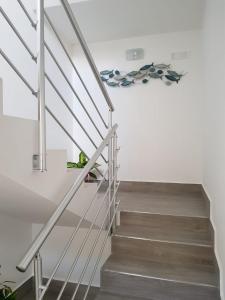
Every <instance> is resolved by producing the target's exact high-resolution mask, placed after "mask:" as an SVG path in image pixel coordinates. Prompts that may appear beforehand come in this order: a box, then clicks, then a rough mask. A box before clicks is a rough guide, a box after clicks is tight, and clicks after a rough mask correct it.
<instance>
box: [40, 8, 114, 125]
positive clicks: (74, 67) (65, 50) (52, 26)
mask: <svg viewBox="0 0 225 300" xmlns="http://www.w3.org/2000/svg"><path fill="white" fill-rule="evenodd" d="M44 14H45V17H46V19H47V21H48V23H49V25H50V27H51V29H52V31H53V32H54V34H55V36H56V38H57V40H58V42H59V43H60V45H61V47H62V49H63V51H64V53H65V54H66V56H67V58H68V60H69V62H70V64H71V66H72V67H73V69H74V71H75V73H76V74H77V77H78V78H79V80H80V82H81V83H82V85H83V87H84V89H85V91H86V93H87V95H88V97H89V98H90V100H91V102H92V104H93V106H94V107H95V109H96V111H97V113H98V115H99V117H100V119H101V120H102V122H103V124H104V126H105V128H108V125H107V124H106V122H105V120H104V118H103V116H102V115H101V113H100V111H99V109H98V107H97V105H96V104H95V101H94V99H93V97H92V96H91V94H90V92H89V90H88V88H87V86H86V84H85V83H84V81H83V79H82V77H81V75H80V73H79V72H78V70H77V68H76V66H75V64H74V62H73V60H72V58H71V56H70V54H69V52H68V51H67V49H66V47H65V45H64V43H63V42H62V39H61V38H60V36H59V34H58V32H57V31H56V29H55V27H54V25H53V23H52V21H51V20H50V18H49V16H48V14H47V13H46V11H45V12H44Z"/></svg>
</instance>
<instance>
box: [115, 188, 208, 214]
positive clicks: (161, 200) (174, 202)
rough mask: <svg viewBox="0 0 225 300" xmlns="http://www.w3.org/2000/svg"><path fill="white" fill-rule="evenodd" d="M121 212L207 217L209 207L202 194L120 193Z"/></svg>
mask: <svg viewBox="0 0 225 300" xmlns="http://www.w3.org/2000/svg"><path fill="white" fill-rule="evenodd" d="M118 199H119V200H120V211H127V212H144V213H152V214H161V215H172V216H186V217H205V218H207V217H208V216H209V212H208V207H207V204H206V201H205V199H204V197H203V195H202V194H199V193H198V194H193V193H185V194H182V193H164V192H149V193H144V192H132V193H130V192H119V194H118Z"/></svg>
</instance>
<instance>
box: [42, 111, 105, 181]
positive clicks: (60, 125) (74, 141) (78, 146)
mask: <svg viewBox="0 0 225 300" xmlns="http://www.w3.org/2000/svg"><path fill="white" fill-rule="evenodd" d="M45 109H46V110H47V112H48V113H49V114H50V116H51V117H52V118H53V119H54V120H55V121H56V123H57V124H58V125H59V127H60V128H61V129H62V130H63V131H64V132H65V134H66V135H67V136H68V138H69V139H70V140H71V141H72V142H73V143H74V145H75V146H76V147H77V148H78V149H79V150H80V151H81V152H83V153H84V154H85V156H86V157H87V158H88V159H89V160H90V157H89V156H88V155H87V154H86V152H85V151H84V150H83V149H82V148H81V146H80V145H79V144H78V143H77V142H76V140H75V139H74V138H73V137H72V135H71V134H70V133H69V131H68V130H66V128H65V127H64V126H63V125H62V124H61V122H60V121H59V120H58V119H57V118H56V116H55V115H54V114H53V112H52V111H51V110H50V109H49V108H48V107H47V106H45ZM95 169H96V170H97V171H98V173H99V175H101V176H103V174H102V173H101V171H99V169H98V168H95Z"/></svg>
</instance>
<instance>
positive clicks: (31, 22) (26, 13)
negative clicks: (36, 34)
mask: <svg viewBox="0 0 225 300" xmlns="http://www.w3.org/2000/svg"><path fill="white" fill-rule="evenodd" d="M17 2H18V4H19V5H20V7H21V8H22V10H23V12H24V13H25V15H26V17H27V18H28V20H29V21H30V24H31V26H32V27H34V28H35V29H36V27H37V24H36V23H35V22H34V21H33V19H32V18H31V16H30V14H29V12H28V11H27V9H26V7H25V6H24V4H23V2H22V1H21V0H17Z"/></svg>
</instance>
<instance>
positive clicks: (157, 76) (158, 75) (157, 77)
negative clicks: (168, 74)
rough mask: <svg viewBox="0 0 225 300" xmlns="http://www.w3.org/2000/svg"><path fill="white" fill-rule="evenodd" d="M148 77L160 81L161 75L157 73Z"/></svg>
mask: <svg viewBox="0 0 225 300" xmlns="http://www.w3.org/2000/svg"><path fill="white" fill-rule="evenodd" d="M149 76H150V77H151V78H154V79H162V75H160V74H158V73H150V74H149Z"/></svg>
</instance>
